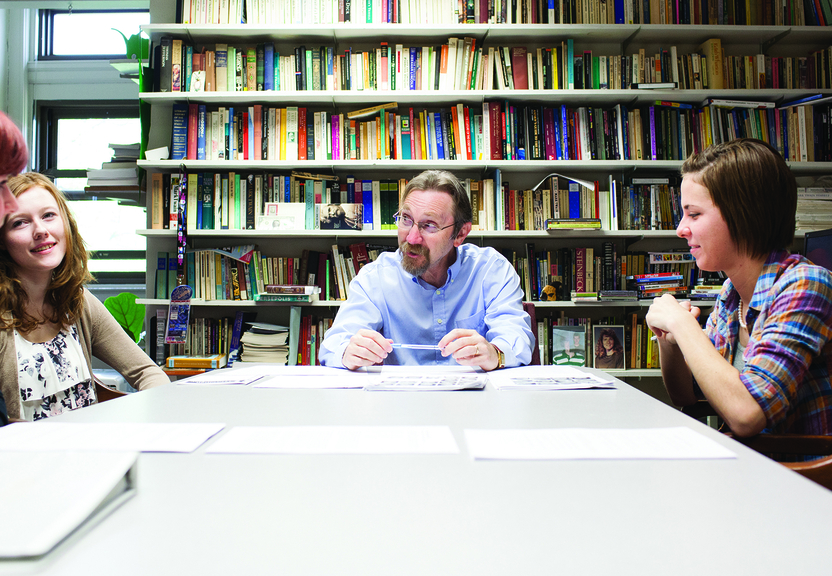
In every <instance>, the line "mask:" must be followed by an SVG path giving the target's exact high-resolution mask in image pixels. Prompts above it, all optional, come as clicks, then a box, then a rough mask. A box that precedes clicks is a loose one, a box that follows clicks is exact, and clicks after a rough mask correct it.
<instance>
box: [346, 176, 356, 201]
mask: <svg viewBox="0 0 832 576" xmlns="http://www.w3.org/2000/svg"><path fill="white" fill-rule="evenodd" d="M354 203H355V177H354V176H350V175H348V176H347V204H354Z"/></svg>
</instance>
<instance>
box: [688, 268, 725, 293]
mask: <svg viewBox="0 0 832 576" xmlns="http://www.w3.org/2000/svg"><path fill="white" fill-rule="evenodd" d="M724 282H725V274H724V273H723V272H706V271H702V272H701V274H700V276H699V278H697V279H696V284H695V285H694V286H693V289H692V290H691V291H690V299H691V300H715V299H716V298H717V296H719V293H720V292H721V291H722V284H723V283H724Z"/></svg>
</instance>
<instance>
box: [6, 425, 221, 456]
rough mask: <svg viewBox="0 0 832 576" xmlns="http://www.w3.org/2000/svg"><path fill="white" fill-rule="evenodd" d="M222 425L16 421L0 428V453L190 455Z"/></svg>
mask: <svg viewBox="0 0 832 576" xmlns="http://www.w3.org/2000/svg"><path fill="white" fill-rule="evenodd" d="M223 428H225V424H156V423H151V424H138V423H110V422H106V423H105V422H101V423H95V424H88V423H69V422H20V423H18V424H15V425H14V426H3V427H2V428H0V452H3V451H9V452H18V451H19V452H51V451H63V450H75V451H83V452H125V451H127V452H183V453H187V452H193V451H194V450H196V449H197V448H199V447H200V446H201V445H202V444H203V443H204V442H205V441H206V440H208V439H209V438H210V437H211V436H213V435H214V434H216V433H217V432H219V431H220V430H222V429H223Z"/></svg>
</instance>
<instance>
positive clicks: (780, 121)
mask: <svg viewBox="0 0 832 576" xmlns="http://www.w3.org/2000/svg"><path fill="white" fill-rule="evenodd" d="M829 109H830V104H829V103H828V102H827V101H825V99H823V98H821V96H820V95H818V96H816V97H809V98H807V99H805V103H803V104H794V103H787V104H784V105H782V106H781V107H779V108H778V107H775V105H774V103H772V102H762V101H740V100H726V99H713V98H711V99H708V100H706V102H705V103H704V105H703V106H701V107H694V106H693V105H691V104H686V103H683V102H670V101H663V100H657V101H656V104H654V105H648V106H640V107H636V108H632V109H629V108H628V107H627V106H625V105H623V104H616V105H614V106H612V107H607V108H602V107H591V106H579V107H570V106H565V105H560V106H538V105H533V104H513V103H511V102H510V101H503V102H485V103H483V104H482V106H481V107H480V106H479V105H476V106H467V105H464V104H457V105H455V106H452V107H450V108H439V110H438V111H432V110H428V109H421V110H420V109H414V108H412V107H411V108H409V109H408V110H407V111H402V113H401V114H399V113H396V112H395V111H391V110H389V109H381V110H379V111H378V115H377V116H375V117H374V118H373V119H371V120H368V121H361V120H348V119H347V118H346V117H345V115H344V114H331V115H330V114H329V113H327V112H312V111H309V110H307V109H306V108H305V107H295V106H290V107H287V108H270V107H267V106H261V105H259V104H257V105H254V106H250V107H248V108H243V109H242V110H240V109H237V110H236V111H235V109H234V108H224V107H220V108H219V109H218V110H215V111H211V112H209V111H208V110H207V107H206V106H205V105H197V104H192V105H181V107H180V105H176V107H175V109H174V116H173V122H174V124H173V142H172V146H173V150H174V154H173V159H175V160H182V159H194V160H211V161H220V160H224V159H229V160H233V161H240V160H274V161H277V160H289V161H301V160H313V159H317V160H367V159H374V160H411V159H413V160H437V161H439V160H466V159H467V160H488V159H491V160H526V159H529V160H682V159H684V158H686V157H687V156H688V155H689V154H691V153H692V152H698V151H701V150H703V149H704V148H706V147H707V146H710V145H711V144H715V143H719V142H723V141H727V140H731V139H734V138H738V137H743V136H748V137H753V138H759V139H761V140H764V141H766V142H769V143H770V144H771V145H772V146H774V147H775V148H777V149H778V151H780V153H781V154H783V156H784V157H786V158H787V159H789V160H792V161H809V162H811V161H815V160H817V161H824V159H826V158H829V157H830V153H832V142H830V138H829V136H828V135H827V130H826V126H827V123H825V122H824V119H825V118H826V116H828V113H829ZM209 117H210V122H209V121H208V118H209ZM304 117H305V118H306V120H305V121H304V120H303V118H304ZM304 144H305V145H304Z"/></svg>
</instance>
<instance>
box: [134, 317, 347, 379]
mask: <svg viewBox="0 0 832 576" xmlns="http://www.w3.org/2000/svg"><path fill="white" fill-rule="evenodd" d="M256 317H257V315H256V313H254V312H245V311H238V312H236V314H235V315H234V316H227V317H222V318H203V317H191V318H190V320H189V323H188V330H187V335H186V338H185V342H184V343H183V344H165V338H164V326H165V323H166V322H167V309H159V310H157V313H156V323H155V324H153V326H152V328H151V351H150V353H151V357H152V358H154V359H155V360H156V363H157V364H159V365H160V366H165V367H167V368H195V369H200V368H202V369H215V368H222V367H224V366H226V365H228V366H230V365H232V363H233V362H235V361H240V362H273V363H276V364H281V363H283V364H289V365H292V366H294V365H304V366H308V365H313V366H314V365H315V364H320V362H318V361H317V357H318V350H319V348H320V342H321V341H322V340H323V337H324V335H325V333H326V330H327V329H328V328H329V327H330V326H331V325H332V320H333V319H332V318H331V317H325V316H324V317H320V316H310V315H308V314H302V313H301V309H300V308H299V307H297V306H291V307H290V313H289V325H288V326H279V325H275V324H271V323H265V322H255V320H256ZM160 335H161V336H160Z"/></svg>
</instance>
